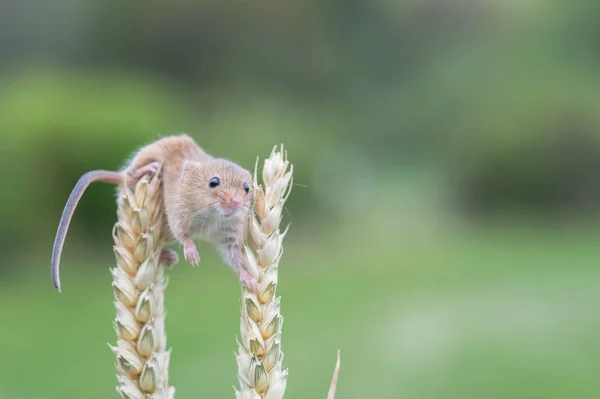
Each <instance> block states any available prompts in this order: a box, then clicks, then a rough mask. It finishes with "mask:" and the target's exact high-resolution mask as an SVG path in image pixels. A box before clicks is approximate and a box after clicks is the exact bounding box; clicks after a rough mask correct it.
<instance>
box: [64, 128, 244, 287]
mask: <svg viewBox="0 0 600 399" xmlns="http://www.w3.org/2000/svg"><path fill="white" fill-rule="evenodd" d="M153 165H159V166H160V172H159V173H161V175H162V179H163V198H164V206H165V212H164V215H165V221H164V224H165V226H167V229H166V232H165V238H166V240H167V241H175V240H177V241H179V242H181V243H182V244H183V245H184V248H185V255H186V256H185V257H186V260H188V261H190V262H191V263H192V264H195V263H197V262H199V255H198V252H197V249H196V247H195V245H194V243H193V241H192V240H193V239H202V240H205V241H209V242H211V243H213V244H214V245H215V246H216V247H217V248H218V249H219V252H220V253H221V255H222V257H223V259H224V260H225V261H226V262H227V263H228V264H229V265H230V266H231V267H232V268H233V269H234V270H235V271H236V272H237V273H238V275H239V277H240V280H242V282H243V283H245V284H246V285H248V286H249V288H250V289H252V288H254V286H255V284H256V282H255V281H254V279H252V278H251V277H250V276H249V274H248V273H247V271H246V270H245V269H244V256H243V242H244V240H245V238H246V234H247V229H248V221H249V215H250V208H251V204H252V191H250V192H249V193H246V192H245V189H244V185H245V184H246V185H247V186H248V187H250V186H251V185H252V176H251V174H250V172H248V171H247V170H245V169H243V168H242V167H240V166H239V165H237V164H235V163H233V162H231V161H228V160H225V159H217V158H213V157H211V156H210V155H208V154H207V153H206V152H205V151H204V150H202V149H201V148H200V147H199V146H198V144H196V142H195V141H194V140H193V139H192V138H191V137H189V136H188V135H185V134H182V135H177V136H169V137H165V138H162V139H160V140H158V141H156V142H154V143H152V144H149V145H147V146H145V147H142V148H141V149H140V150H139V151H138V152H137V153H136V154H135V155H134V157H133V158H132V159H131V161H130V162H129V164H128V166H126V167H125V168H124V170H123V171H122V172H120V176H121V177H122V179H121V182H124V183H125V184H126V185H127V186H128V187H129V188H132V189H133V187H134V186H135V184H136V183H137V180H138V179H139V178H140V177H141V176H139V175H143V174H145V173H152V171H154V170H155V168H153ZM148 170H150V172H148ZM107 173H111V172H107ZM86 175H88V174H86ZM86 175H84V176H86ZM115 175H116V176H117V177H118V175H117V174H116V173H114V172H112V175H110V179H106V177H105V176H106V174H99V173H96V174H95V175H91V176H95V177H92V178H87V179H85V181H84V182H83V183H82V180H84V179H83V178H82V179H80V182H79V183H78V185H77V186H76V188H75V189H74V190H73V193H72V197H73V198H75V199H74V200H73V201H70V202H69V203H68V204H67V205H68V206H67V207H65V211H64V212H63V216H62V217H61V221H60V224H59V232H60V233H61V234H58V233H57V237H56V241H55V243H54V251H53V258H52V275H53V277H54V283H55V285H56V286H57V288H59V289H60V282H59V279H58V263H59V260H60V252H61V249H62V245H63V243H64V238H65V236H66V230H67V228H68V224H69V221H70V218H71V216H72V214H73V212H74V210H75V206H76V205H77V202H78V201H79V198H80V197H81V195H82V194H83V191H84V190H85V188H86V187H87V186H88V185H89V184H90V183H91V182H93V181H108V182H111V183H118V181H116V180H115ZM213 177H218V178H219V179H220V185H219V186H218V187H214V188H211V187H209V181H210V180H211V179H212V178H213ZM117 180H119V179H117ZM80 183H81V184H80ZM233 200H239V202H240V204H239V205H238V206H237V207H231V206H229V204H230V201H233ZM234 208H235V209H234Z"/></svg>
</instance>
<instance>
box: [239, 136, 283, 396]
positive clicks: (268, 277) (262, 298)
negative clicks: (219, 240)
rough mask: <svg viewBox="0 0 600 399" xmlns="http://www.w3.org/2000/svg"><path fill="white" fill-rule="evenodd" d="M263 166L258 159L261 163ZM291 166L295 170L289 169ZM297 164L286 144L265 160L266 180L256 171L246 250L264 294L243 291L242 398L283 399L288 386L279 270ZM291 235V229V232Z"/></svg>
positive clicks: (264, 176)
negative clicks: (290, 159)
mask: <svg viewBox="0 0 600 399" xmlns="http://www.w3.org/2000/svg"><path fill="white" fill-rule="evenodd" d="M257 165H258V159H257ZM288 166H289V167H290V168H289V170H288ZM292 173H293V166H291V165H290V163H289V162H288V160H287V154H286V153H285V152H284V151H283V146H281V148H280V149H279V151H278V150H277V147H275V148H273V151H272V152H271V156H270V157H269V158H268V159H266V160H265V162H264V167H263V173H262V180H263V184H264V189H263V187H261V186H259V184H258V182H257V168H256V167H255V170H254V212H253V215H252V217H251V220H250V238H251V244H252V247H253V250H252V249H251V248H250V247H248V246H247V247H246V248H245V251H246V256H247V266H248V269H249V272H250V274H252V275H253V276H254V277H255V278H256V279H257V281H258V290H257V291H256V292H254V293H253V292H249V291H248V290H247V289H246V288H244V287H242V300H241V318H240V334H241V335H240V339H239V340H238V353H237V355H236V359H237V364H238V381H239V389H235V395H236V398H237V399H281V398H283V394H284V392H285V386H286V382H287V374H288V372H287V369H286V370H283V368H282V362H283V353H282V352H281V327H282V324H283V317H282V316H281V314H280V310H279V303H280V298H279V297H277V295H276V290H277V277H278V276H277V269H278V264H279V260H280V258H281V255H282V253H283V246H282V241H283V238H284V237H285V234H286V232H281V231H280V230H279V224H280V221H281V211H282V209H283V204H284V203H285V201H286V199H287V198H288V196H289V194H290V190H291V187H292V184H291V183H292ZM286 231H287V230H286Z"/></svg>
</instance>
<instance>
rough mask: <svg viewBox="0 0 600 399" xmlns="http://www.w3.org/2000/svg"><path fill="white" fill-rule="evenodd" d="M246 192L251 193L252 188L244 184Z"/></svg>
mask: <svg viewBox="0 0 600 399" xmlns="http://www.w3.org/2000/svg"><path fill="white" fill-rule="evenodd" d="M244 191H245V192H246V194H248V193H249V192H250V187H248V183H244Z"/></svg>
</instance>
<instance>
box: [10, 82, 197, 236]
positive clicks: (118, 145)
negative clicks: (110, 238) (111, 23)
mask: <svg viewBox="0 0 600 399" xmlns="http://www.w3.org/2000/svg"><path fill="white" fill-rule="evenodd" d="M8 82H9V84H7V85H6V86H5V87H4V88H3V91H2V93H1V94H0V131H2V132H8V133H7V134H3V136H2V137H3V140H2V141H3V143H2V145H3V148H4V151H3V157H4V159H3V161H4V162H5V165H6V167H4V168H2V170H1V171H0V174H1V175H0V178H1V179H2V181H4V182H5V184H6V185H7V187H13V188H14V189H13V190H7V192H6V193H7V195H6V196H4V197H3V202H4V203H3V206H2V207H0V218H1V219H2V221H3V223H2V224H3V229H2V231H3V232H4V233H5V234H7V237H4V238H5V239H6V240H15V239H22V238H23V237H27V236H30V235H31V232H32V231H38V233H39V232H40V229H50V230H52V229H54V228H55V226H54V225H55V224H56V222H57V221H58V218H59V215H60V212H61V211H62V207H63V206H64V202H65V201H66V198H67V197H68V194H69V193H70V191H71V189H72V188H73V186H74V184H75V182H76V181H77V179H78V178H79V177H80V176H81V175H82V174H83V173H85V172H86V171H88V170H93V169H112V170H114V169H117V168H119V167H120V166H121V165H122V164H123V162H124V160H125V159H126V157H128V156H129V154H131V153H132V151H133V150H134V149H135V148H138V147H139V146H141V145H143V144H145V143H147V142H151V141H153V140H154V139H155V138H157V137H158V136H159V135H161V134H169V133H171V132H174V131H175V132H177V129H182V130H184V129H185V127H186V124H185V119H186V118H185V113H183V112H182V107H181V104H179V103H177V102H176V101H175V100H174V94H175V93H174V90H173V89H172V88H169V87H168V86H167V85H165V84H160V83H158V82H157V81H156V79H149V78H142V77H140V76H133V75H127V74H123V73H120V74H116V73H106V74H98V73H95V74H93V75H88V74H85V73H73V72H71V73H66V72H60V71H26V72H23V73H21V74H18V75H17V76H13V77H12V78H11V79H10V80H8ZM90 190H91V192H92V193H91V194H90V195H89V196H86V198H85V199H84V201H85V202H86V206H85V207H83V210H82V212H79V213H81V215H79V217H78V219H79V220H80V221H81V222H82V223H85V224H91V225H97V226H99V227H101V228H102V231H107V230H110V226H111V225H112V223H113V222H112V220H113V219H114V216H113V215H114V208H113V207H107V204H109V203H111V202H112V192H113V191H112V190H106V189H97V188H95V187H92V188H91V189H90ZM16 209H19V211H17V212H15V211H14V210H16Z"/></svg>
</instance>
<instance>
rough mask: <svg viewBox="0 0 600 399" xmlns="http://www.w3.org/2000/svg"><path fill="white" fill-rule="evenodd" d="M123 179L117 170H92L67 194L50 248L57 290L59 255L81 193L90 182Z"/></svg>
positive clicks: (53, 276)
mask: <svg viewBox="0 0 600 399" xmlns="http://www.w3.org/2000/svg"><path fill="white" fill-rule="evenodd" d="M123 180H124V179H123V175H122V174H121V173H119V172H111V171H108V170H94V171H91V172H88V173H86V174H84V175H83V176H81V178H80V179H79V181H78V182H77V184H76V185H75V187H74V188H73V191H71V195H70V196H69V199H68V200H67V204H66V205H65V209H64V210H63V213H62V216H61V217H60V222H59V224H58V230H57V231H56V238H55V239H54V247H53V248H52V262H51V270H52V281H53V282H54V286H55V287H56V289H58V292H60V276H59V273H58V268H59V264H60V255H61V253H62V249H63V245H64V243H65V237H66V236H67V231H68V230H69V224H70V223H71V218H72V217H73V213H74V212H75V208H76V207H77V204H78V203H79V200H80V199H81V197H82V196H83V193H84V192H85V190H86V189H87V187H88V186H89V185H90V184H91V183H93V182H96V181H102V182H105V183H114V184H121V183H123Z"/></svg>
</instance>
